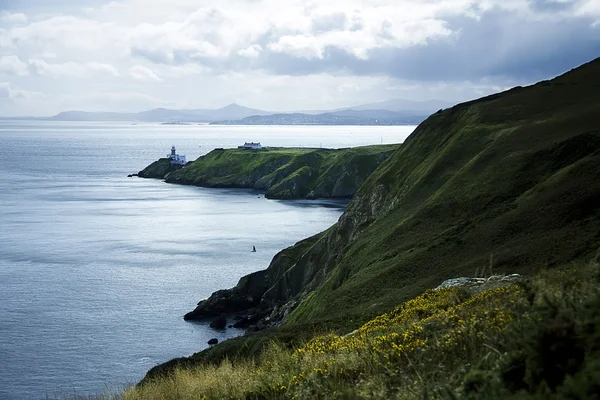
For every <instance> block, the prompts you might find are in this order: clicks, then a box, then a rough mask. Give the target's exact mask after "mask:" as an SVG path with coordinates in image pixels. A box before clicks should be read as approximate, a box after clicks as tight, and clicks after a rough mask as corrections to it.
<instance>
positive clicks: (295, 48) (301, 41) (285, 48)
mask: <svg viewBox="0 0 600 400" xmlns="http://www.w3.org/2000/svg"><path fill="white" fill-rule="evenodd" d="M267 48H268V49H269V50H271V51H273V52H275V53H284V54H288V55H290V56H292V57H295V58H304V59H307V60H312V59H323V51H324V48H323V45H322V43H319V41H318V40H317V39H316V38H314V37H309V36H304V35H294V36H282V37H280V38H279V39H277V42H274V43H269V44H268V46H267Z"/></svg>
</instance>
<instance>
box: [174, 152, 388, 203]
mask: <svg viewBox="0 0 600 400" xmlns="http://www.w3.org/2000/svg"><path fill="white" fill-rule="evenodd" d="M397 148H398V145H381V146H365V147H356V148H351V149H336V150H333V149H309V148H267V149H263V150H259V151H249V150H241V149H226V150H213V151H212V152H210V153H209V154H207V155H205V156H203V157H200V158H199V159H198V160H196V161H195V162H193V163H192V164H191V165H189V166H187V167H186V168H184V169H181V170H179V171H176V172H173V173H171V174H169V175H168V176H167V182H171V183H180V184H187V185H197V186H207V187H240V188H253V189H257V190H264V191H266V196H267V197H269V198H278V199H282V198H302V197H306V196H307V195H308V194H309V193H311V192H313V196H314V197H346V198H347V197H352V195H354V193H355V192H356V190H358V188H359V187H360V185H361V184H362V182H364V180H365V179H366V178H367V177H368V176H369V175H370V174H371V173H372V172H373V170H375V168H377V166H378V165H380V164H381V163H382V162H383V161H384V160H385V158H386V157H387V156H389V154H391V153H392V152H393V151H394V150H396V149H397ZM346 172H347V173H346Z"/></svg>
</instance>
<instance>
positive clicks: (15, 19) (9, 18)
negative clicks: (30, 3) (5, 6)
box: [0, 11, 27, 24]
mask: <svg viewBox="0 0 600 400" xmlns="http://www.w3.org/2000/svg"><path fill="white" fill-rule="evenodd" d="M0 22H2V23H3V24H24V23H26V22H27V16H26V15H25V14H22V13H11V12H7V11H2V12H0Z"/></svg>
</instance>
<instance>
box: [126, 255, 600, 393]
mask: <svg viewBox="0 0 600 400" xmlns="http://www.w3.org/2000/svg"><path fill="white" fill-rule="evenodd" d="M599 283H600V269H599V268H598V265H597V264H596V263H591V264H587V265H586V264H582V263H579V264H573V265H569V266H567V267H565V268H559V269H555V270H549V271H544V272H542V273H540V274H538V275H537V276H535V277H533V278H532V279H529V280H527V281H524V282H522V283H520V284H512V285H510V286H504V287H491V288H489V289H487V290H484V291H482V292H481V293H478V294H473V293H470V292H467V291H465V290H464V289H459V288H448V289H442V290H439V291H426V292H425V293H423V294H421V295H420V296H418V297H416V298H415V299H413V300H410V301H408V302H405V303H404V304H402V305H401V306H399V307H397V308H395V309H394V310H393V311H391V312H390V313H386V314H383V315H381V316H378V317H377V318H375V319H373V320H371V321H369V322H368V323H366V324H364V325H363V326H362V327H360V328H359V329H358V330H357V331H355V332H353V333H352V334H350V335H343V336H340V335H337V334H334V333H332V334H327V335H322V336H317V337H315V338H314V339H312V340H310V341H306V342H305V343H304V344H301V345H298V346H296V347H290V346H286V345H282V344H281V343H278V342H270V344H268V345H267V346H266V349H265V350H264V351H262V352H261V354H260V356H257V357H255V358H241V359H240V358H235V357H234V358H224V359H222V360H221V361H219V362H213V363H204V364H201V365H196V366H195V367H189V366H188V367H187V368H177V369H175V370H174V371H172V373H171V374H168V375H164V376H160V377H157V378H155V379H150V380H147V381H146V382H144V384H143V385H138V386H137V387H135V388H132V389H130V390H128V391H126V392H125V394H124V399H126V400H136V399H149V400H151V399H224V398H226V399H303V398H323V399H324V398H327V399H334V398H339V399H347V398H353V399H371V398H373V399H380V398H386V399H414V398H440V399H454V398H464V399H477V398H513V397H514V398H519V399H529V398H530V399H535V398H555V397H554V396H558V395H562V396H564V398H581V399H583V398H592V397H590V396H593V395H594V394H597V389H598V386H597V385H598V383H597V382H598V381H597V379H596V380H595V378H597V377H598V374H599V373H600V365H599V364H598V362H597V360H598V356H599V355H600V348H599V347H598V346H597V343H598V341H597V340H598V339H599V336H598V335H599V333H598V332H600V313H599V311H598V310H600V308H598V305H600V291H599V290H598V284H599ZM246 340H247V339H246ZM238 344H239V343H238Z"/></svg>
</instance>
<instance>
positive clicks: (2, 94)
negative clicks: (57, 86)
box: [0, 82, 45, 102]
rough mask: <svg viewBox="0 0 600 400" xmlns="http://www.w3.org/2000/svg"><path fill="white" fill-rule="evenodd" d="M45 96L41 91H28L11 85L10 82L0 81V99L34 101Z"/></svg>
mask: <svg viewBox="0 0 600 400" xmlns="http://www.w3.org/2000/svg"><path fill="white" fill-rule="evenodd" d="M43 98H45V96H44V94H43V93H40V92H30V91H27V90H21V89H17V88H14V87H12V85H11V84H10V82H0V99H8V100H11V101H16V102H19V101H25V102H27V101H35V100H40V99H43Z"/></svg>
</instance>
